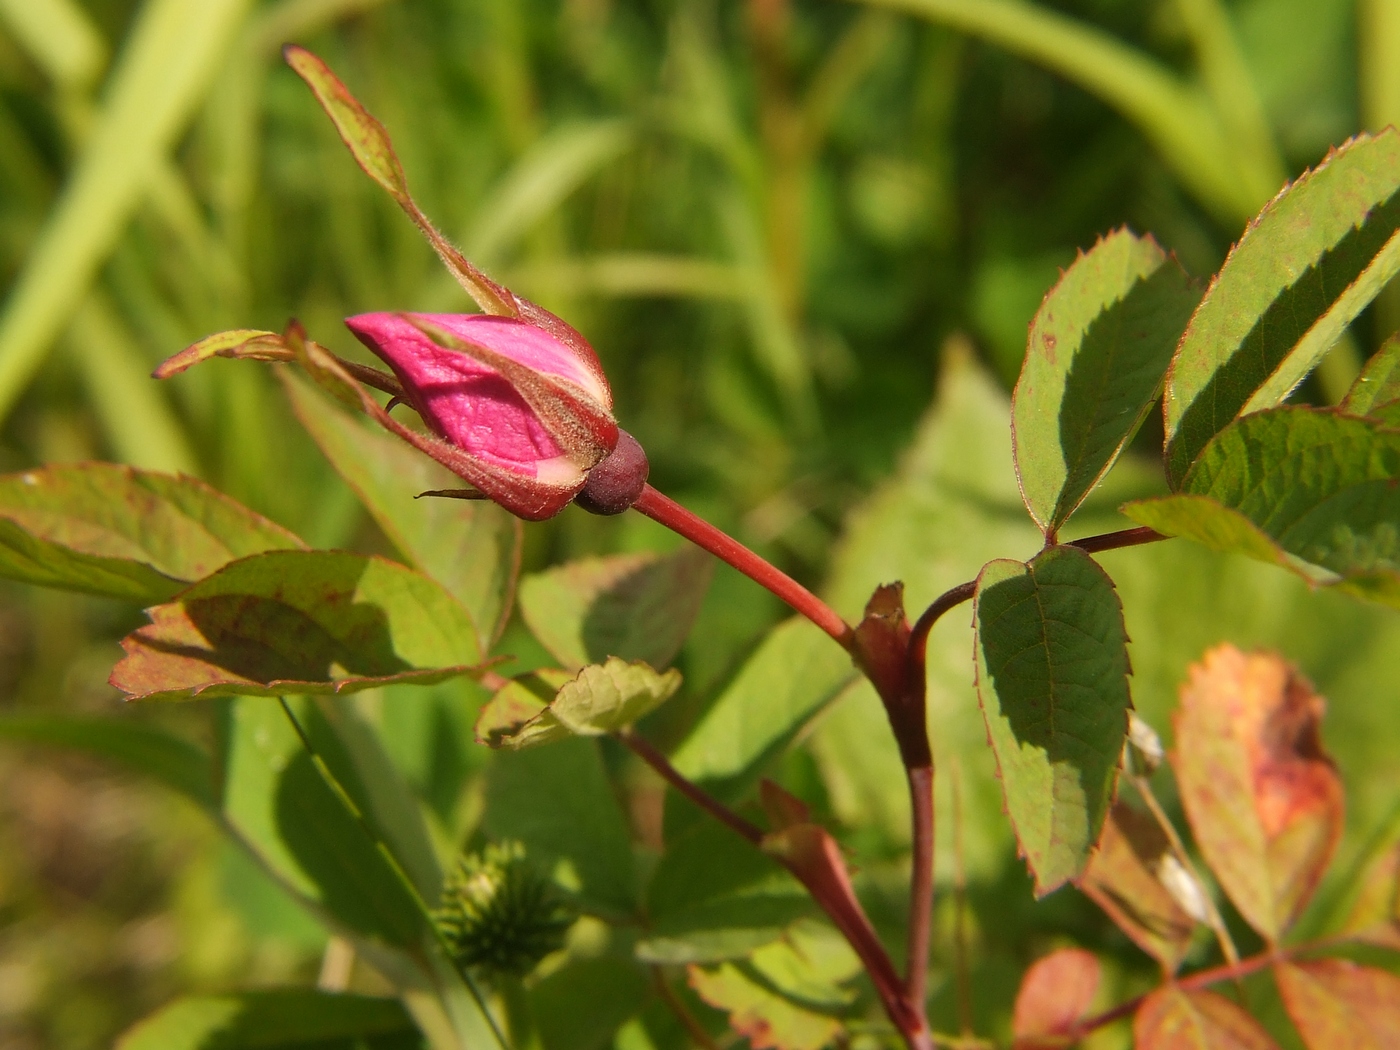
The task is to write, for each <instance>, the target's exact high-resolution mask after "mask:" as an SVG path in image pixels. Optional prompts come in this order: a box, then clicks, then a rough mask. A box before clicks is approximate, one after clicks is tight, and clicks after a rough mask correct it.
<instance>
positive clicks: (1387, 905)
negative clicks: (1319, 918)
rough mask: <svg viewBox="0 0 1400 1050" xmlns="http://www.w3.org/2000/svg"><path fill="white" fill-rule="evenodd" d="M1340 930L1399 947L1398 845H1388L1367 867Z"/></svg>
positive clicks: (1399, 865)
mask: <svg viewBox="0 0 1400 1050" xmlns="http://www.w3.org/2000/svg"><path fill="white" fill-rule="evenodd" d="M1339 932H1340V933H1341V934H1342V935H1343V936H1345V937H1350V938H1354V939H1356V940H1360V941H1366V942H1368V943H1370V944H1379V945H1381V946H1382V947H1386V948H1393V949H1400V845H1397V846H1391V847H1390V848H1389V849H1387V850H1385V851H1384V852H1383V853H1382V854H1381V855H1380V856H1379V857H1377V858H1376V859H1375V860H1373V861H1372V862H1371V863H1370V864H1369V865H1368V866H1367V868H1366V871H1365V872H1364V873H1363V874H1362V876H1361V884H1360V885H1359V886H1358V887H1357V894H1356V899H1355V900H1354V901H1353V902H1352V906H1351V911H1350V912H1349V913H1348V914H1347V917H1346V921H1345V922H1343V923H1342V928H1341V930H1340V931H1339Z"/></svg>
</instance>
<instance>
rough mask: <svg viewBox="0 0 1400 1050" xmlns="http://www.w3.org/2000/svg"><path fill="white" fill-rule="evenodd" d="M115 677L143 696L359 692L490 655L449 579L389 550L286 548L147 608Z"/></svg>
mask: <svg viewBox="0 0 1400 1050" xmlns="http://www.w3.org/2000/svg"><path fill="white" fill-rule="evenodd" d="M147 614H148V615H149V616H150V618H151V624H150V626H148V627H142V628H140V629H139V630H137V631H134V632H132V633H131V634H129V635H127V636H126V638H124V639H122V648H123V649H124V650H125V652H126V655H125V656H124V657H123V658H122V660H121V662H120V663H118V664H117V666H116V668H115V669H114V670H113V671H112V677H111V683H112V685H114V686H116V687H117V688H118V689H120V690H121V691H122V692H124V693H126V694H127V697H128V699H132V700H187V699H193V698H194V697H198V696H204V697H210V696H239V695H246V696H281V695H284V694H288V693H298V694H310V693H347V692H357V691H359V690H361V689H369V688H372V687H374V686H377V685H385V684H389V683H394V682H410V683H415V684H419V685H429V684H432V683H434V682H441V681H443V680H445V679H448V678H453V677H456V676H458V675H465V674H471V673H472V672H473V671H475V670H477V669H478V667H479V666H480V664H479V663H478V662H476V661H475V654H476V653H477V651H478V649H477V639H476V632H475V629H474V628H473V626H472V622H471V618H470V617H469V616H468V615H467V612H466V610H465V609H464V608H462V606H461V604H460V603H458V602H457V601H456V599H454V598H453V597H452V596H451V595H450V594H448V593H447V592H446V591H444V590H443V589H442V587H441V586H439V585H438V584H436V583H434V582H433V581H432V580H430V579H428V578H427V577H426V576H422V575H420V574H419V573H416V572H414V571H413V570H412V569H409V568H407V567H405V566H403V565H398V564H395V563H394V562H391V561H386V560H385V559H383V558H377V557H367V556H365V555H360V554H347V553H342V552H338V551H274V552H271V553H268V554H259V555H254V556H253V557H250V558H244V559H242V560H240V561H236V562H233V563H232V564H230V565H227V566H225V567H224V568H223V569H221V570H219V571H218V572H216V573H214V575H212V576H209V577H208V578H206V579H204V580H201V581H200V582H198V583H196V584H195V585H194V586H192V587H189V588H187V589H186V590H185V591H183V592H182V593H181V594H180V595H179V596H178V597H177V598H176V599H175V600H174V601H172V602H169V603H167V604H165V605H157V606H155V607H154V608H152V609H149V610H147Z"/></svg>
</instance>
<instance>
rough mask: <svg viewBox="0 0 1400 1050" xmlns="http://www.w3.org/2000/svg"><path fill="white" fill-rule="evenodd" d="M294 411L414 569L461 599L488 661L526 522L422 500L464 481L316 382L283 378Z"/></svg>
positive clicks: (506, 611)
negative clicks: (346, 407) (344, 406)
mask: <svg viewBox="0 0 1400 1050" xmlns="http://www.w3.org/2000/svg"><path fill="white" fill-rule="evenodd" d="M279 378H281V379H282V382H283V386H284V387H285V388H286V390H287V395H288V397H290V398H291V402H292V408H293V409H294V410H295V412H296V414H297V418H298V419H299V420H301V424H302V426H304V427H305V428H306V430H307V433H309V434H310V435H311V437H312V440H314V441H315V442H316V444H317V445H318V446H319V447H320V449H321V451H322V452H323V453H324V454H325V456H326V458H327V459H328V460H330V462H331V465H332V466H333V467H335V469H336V471H337V472H338V473H339V474H340V476H341V477H343V478H344V479H345V480H346V482H347V483H348V484H349V485H350V487H351V488H352V489H354V490H355V494H356V495H357V496H359V497H360V502H361V503H363V504H364V507H365V510H367V511H369V513H370V516H371V517H372V518H374V520H375V523H376V524H377V525H378V526H379V527H380V528H381V529H383V530H384V534H385V535H386V536H388V537H389V540H390V542H392V543H393V544H394V546H395V547H397V548H398V550H399V552H400V553H401V554H402V555H403V556H404V557H405V558H406V559H407V560H408V562H409V564H411V565H412V566H413V567H414V568H416V569H418V570H419V571H421V572H423V573H425V574H427V575H428V576H431V577H432V578H433V579H435V580H436V581H437V582H438V583H440V584H442V586H443V587H445V588H446V589H447V590H448V591H449V592H450V593H451V594H452V595H453V596H454V597H456V598H457V599H458V600H459V601H460V602H461V603H462V605H463V606H465V607H466V610H467V612H468V613H469V614H470V615H471V618H472V622H473V623H474V624H475V625H476V629H477V635H478V637H479V638H480V639H481V640H482V646H483V651H482V652H481V654H480V656H479V659H485V657H486V655H487V653H486V651H485V650H487V649H489V648H490V646H491V644H492V643H494V642H495V640H496V639H497V638H499V637H500V634H501V631H503V630H504V629H505V625H506V621H507V620H508V619H509V618H510V612H511V605H512V603H513V601H514V596H515V582H516V577H517V575H518V574H519V571H520V548H521V543H522V542H523V534H522V526H521V522H520V519H519V518H516V517H515V516H514V515H512V514H510V513H509V512H508V511H506V510H505V509H504V508H503V507H499V506H497V505H496V504H494V503H491V502H489V501H486V500H480V501H468V500H457V499H437V498H433V497H424V498H422V499H418V498H417V497H418V496H419V495H421V494H422V493H424V492H430V491H434V490H441V489H451V488H457V487H460V485H461V479H459V478H457V477H456V476H455V475H454V474H452V473H450V472H449V471H447V470H446V469H445V468H443V467H441V466H439V465H438V464H436V463H434V462H433V461H432V460H431V459H429V458H428V457H427V456H425V455H423V454H422V453H420V452H418V451H416V450H415V449H413V448H410V447H409V446H408V445H405V444H404V443H403V442H402V441H399V440H397V439H395V438H394V437H392V436H391V435H389V434H388V433H386V432H384V431H383V430H381V429H376V428H371V427H370V426H368V425H366V424H365V423H364V422H362V421H361V420H360V419H357V418H356V417H354V416H352V415H351V414H350V413H348V412H346V411H344V410H343V409H341V408H340V407H339V406H337V405H336V404H335V403H334V402H333V401H331V400H330V399H329V398H327V397H325V396H324V395H322V394H321V393H320V392H319V391H318V390H316V389H315V388H314V387H313V386H312V384H310V383H308V382H306V381H305V380H304V379H302V378H300V377H299V376H297V375H295V374H293V373H290V372H282V373H279Z"/></svg>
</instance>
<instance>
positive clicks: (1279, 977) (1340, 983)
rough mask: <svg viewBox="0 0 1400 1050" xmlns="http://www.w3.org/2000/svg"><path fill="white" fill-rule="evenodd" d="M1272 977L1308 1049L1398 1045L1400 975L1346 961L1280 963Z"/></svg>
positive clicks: (1386, 1049)
mask: <svg viewBox="0 0 1400 1050" xmlns="http://www.w3.org/2000/svg"><path fill="white" fill-rule="evenodd" d="M1274 980H1275V981H1277V982H1278V990H1279V994H1280V995H1281V996H1282V997H1283V1005H1284V1007H1285V1008H1286V1009H1287V1010H1288V1016H1289V1017H1290V1018H1292V1019H1293V1024H1294V1025H1295V1026H1296V1027H1297V1029H1298V1032H1299V1034H1300V1035H1302V1037H1303V1042H1305V1043H1307V1045H1308V1050H1335V1048H1341V1050H1394V1048H1395V1047H1400V977H1396V976H1395V975H1394V974H1390V973H1386V972H1385V971H1384V970H1376V969H1373V968H1371V967H1369V966H1358V965H1356V963H1354V962H1350V961H1349V960H1346V959H1320V960H1318V961H1317V962H1308V963H1298V964H1296V965H1294V964H1289V963H1280V964H1279V965H1278V966H1275V967H1274Z"/></svg>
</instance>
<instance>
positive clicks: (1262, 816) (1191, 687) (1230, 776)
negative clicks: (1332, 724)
mask: <svg viewBox="0 0 1400 1050" xmlns="http://www.w3.org/2000/svg"><path fill="white" fill-rule="evenodd" d="M1190 675H1191V676H1190V680H1189V681H1188V682H1187V683H1185V684H1184V685H1183V686H1182V688H1181V707H1180V709H1179V710H1178V712H1177V715H1176V719H1175V725H1176V751H1175V753H1174V754H1173V756H1172V766H1173V768H1174V769H1175V771H1176V778H1177V784H1178V787H1179V790H1180V792H1181V802H1182V805H1183V806H1184V808H1185V810H1186V815H1187V818H1188V819H1189V820H1190V822H1191V828H1192V831H1193V832H1194V833H1195V837H1196V844H1197V845H1198V846H1199V847H1200V850H1201V853H1202V855H1203V856H1204V857H1205V859H1206V861H1207V863H1209V864H1210V866H1211V869H1212V870H1213V871H1214V872H1215V875H1216V877H1217V878H1218V879H1219V880H1220V884H1221V886H1222V887H1223V888H1224V890H1225V892H1226V893H1228V894H1229V895H1230V899H1231V900H1232V901H1234V903H1235V907H1236V908H1238V909H1239V912H1240V914H1241V915H1242V916H1244V918H1245V920H1246V921H1248V922H1249V924H1250V925H1251V926H1253V927H1254V928H1255V929H1256V930H1257V931H1259V933H1260V935H1262V936H1263V937H1265V938H1267V939H1268V940H1270V941H1277V940H1278V939H1279V937H1281V936H1282V935H1283V934H1284V932H1286V931H1287V929H1288V927H1289V926H1290V925H1291V924H1292V923H1293V921H1294V919H1296V918H1297V916H1298V914H1299V913H1300V912H1301V911H1302V909H1303V907H1304V905H1306V904H1307V902H1308V900H1309V899H1310V898H1311V897H1312V894H1313V891H1314V890H1315V889H1316V888H1317V884H1318V881H1319V880H1320V879H1321V878H1322V874H1323V872H1324V871H1326V869H1327V865H1328V863H1329V862H1330V861H1331V859H1332V853H1333V851H1334V850H1335V849H1336V846H1337V841H1338V839H1339V838H1340V836H1341V832H1342V819H1343V800H1342V784H1341V781H1340V779H1338V777H1337V772H1336V769H1335V768H1334V767H1333V765H1332V761H1331V759H1329V758H1328V757H1327V756H1326V754H1324V753H1323V750H1322V743H1321V740H1320V739H1319V736H1318V727H1319V723H1320V721H1321V718H1322V711H1323V700H1322V698H1321V697H1319V696H1318V695H1317V694H1316V693H1314V692H1313V689H1312V686H1311V685H1310V684H1309V683H1308V682H1307V681H1306V680H1305V679H1304V678H1303V677H1302V676H1301V675H1299V674H1298V673H1297V671H1296V670H1295V669H1294V668H1293V667H1292V666H1290V665H1289V664H1287V663H1286V662H1284V661H1283V660H1282V659H1280V658H1279V657H1277V656H1275V655H1273V654H1271V653H1253V654H1248V655H1247V654H1245V653H1242V652H1240V651H1239V650H1238V649H1236V648H1235V647H1234V646H1232V645H1221V646H1217V647H1216V648H1214V649H1212V650H1210V651H1209V652H1208V653H1206V655H1205V659H1204V661H1203V662H1202V663H1199V664H1194V665H1192V667H1191V673H1190Z"/></svg>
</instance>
